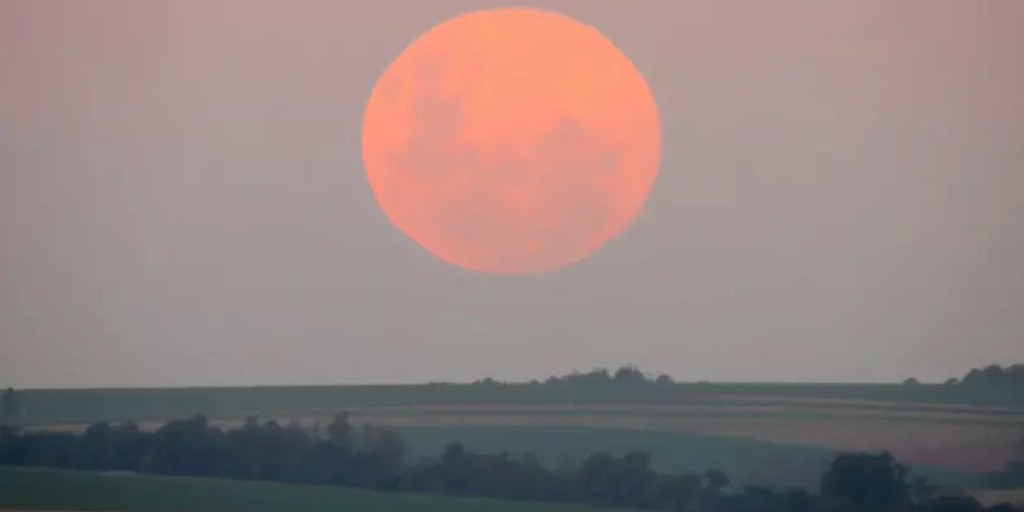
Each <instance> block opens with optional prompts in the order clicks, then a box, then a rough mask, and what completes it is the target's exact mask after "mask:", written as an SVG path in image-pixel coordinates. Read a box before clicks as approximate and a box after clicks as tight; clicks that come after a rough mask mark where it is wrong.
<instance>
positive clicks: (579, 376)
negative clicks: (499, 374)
mask: <svg viewBox="0 0 1024 512" xmlns="http://www.w3.org/2000/svg"><path fill="white" fill-rule="evenodd" d="M673 383H674V381H673V380H672V377H670V376H668V375H658V376H656V377H654V376H648V375H647V374H645V373H644V372H642V371H640V369H639V368H638V367H636V366H633V365H627V366H621V367H619V368H618V369H617V370H614V371H612V370H609V369H607V368H595V369H593V370H590V371H588V372H579V371H575V370H574V371H573V372H572V373H569V374H567V375H562V376H551V377H548V378H547V379H545V380H544V381H543V382H541V381H538V380H532V381H530V384H533V385H546V386H557V385H564V384H572V385H583V386H591V385H606V384H627V385H629V384H634V385H635V384H673ZM501 384H504V383H503V382H499V381H496V380H494V379H493V378H490V377H488V378H486V379H481V380H478V381H475V382H473V385H477V386H494V385H501Z"/></svg>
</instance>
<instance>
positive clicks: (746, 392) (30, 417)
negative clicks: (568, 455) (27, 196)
mask: <svg viewBox="0 0 1024 512" xmlns="http://www.w3.org/2000/svg"><path fill="white" fill-rule="evenodd" d="M19 393H20V394H22V395H23V402H24V403H25V404H26V406H25V413H26V422H27V423H28V424H33V425H52V424H58V423H89V422H93V421H96V420H100V419H103V420H107V421H149V420H153V421H156V420H165V419H168V418H178V417H184V416H188V415H191V414H195V413H197V412H202V413H204V414H207V415H209V416H211V417H216V418H241V417H245V416H247V415H258V416H265V417H279V416H281V415H284V414H291V413H306V414H321V413H324V414H326V413H333V412H337V411H340V410H354V409H360V408H367V407H380V406H443V405H472V404H492V405H502V406H508V405H530V404H533V405H536V404H542V405H552V406H564V405H567V404H572V403H575V404H577V405H583V404H649V405H679V404H701V403H724V402H731V403H733V404H734V405H741V404H748V405H756V404H769V403H771V404H775V405H787V404H788V405H792V406H793V407H802V406H806V405H808V404H813V405H810V406H812V407H813V406H817V407H838V408H842V409H853V408H864V407H866V408H876V407H879V406H880V407H884V408H889V409H900V410H916V409H921V410H925V409H927V410H933V409H935V410H938V409H941V410H964V411H966V410H968V409H969V408H975V409H973V410H974V411H975V412H982V413H984V414H989V415H992V416H996V415H1001V414H1011V415H1012V414H1015V412H1014V411H1016V413H1019V412H1021V411H1024V395H1022V394H1020V393H1014V392H1012V391H1011V390H1006V391H999V390H987V391H979V390H972V389H959V388H949V387H947V386H943V385H930V384H929V385H917V386H905V385H900V384H729V383H687V384H668V385H657V384H647V385H635V386H628V385H627V386H572V385H565V386H563V385H553V386H549V385H542V384H500V385H469V384H426V385H364V386H357V385H352V386H291V387H225V388H178V389H80V390H61V389H52V390H49V389H28V390H22V391H19Z"/></svg>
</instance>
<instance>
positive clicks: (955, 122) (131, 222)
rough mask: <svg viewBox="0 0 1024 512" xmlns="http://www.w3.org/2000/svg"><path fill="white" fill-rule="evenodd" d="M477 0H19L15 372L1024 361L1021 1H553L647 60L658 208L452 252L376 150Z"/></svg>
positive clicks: (2, 156) (710, 374)
mask: <svg viewBox="0 0 1024 512" xmlns="http://www.w3.org/2000/svg"><path fill="white" fill-rule="evenodd" d="M493 5H501V4H500V3H498V2H490V1H486V2H485V1H480V0H462V1H456V0H445V1H440V0H389V1H381V2H370V1H358V2H357V1H349V2H340V1H334V0H321V1H288V2H284V1H276V2H269V1H253V0H231V1H228V0H215V1H214V0H194V1H191V0H189V1H186V0H180V1H174V0H167V1H156V0H153V1H140V0H87V1H86V0H78V1H75V0H67V1H57V0H0V385H4V386H7V385H11V386H20V387H37V386H47V387H49V386H134V385H197V384H253V383H261V384H263V383H351V382H367V383H368V382H389V381H397V382H411V381H427V380H471V379H476V378H479V377H483V376H494V377H497V378H509V379H527V378H531V377H544V376H546V375H548V374H552V373H561V372H563V371H568V370H570V369H572V368H579V369H581V370H582V369H589V368H591V367H594V366H615V365H618V364H620V363H636V364H638V365H640V366H641V367H642V368H643V369H645V370H647V371H651V372H667V373H670V374H672V375H674V376H675V377H677V378H679V379H684V380H697V379H710V380H717V381H723V380H742V381H751V380H757V381H780V380H784V381H836V380H838V381H851V380H872V381H879V380H880V381H893V380H898V379H902V378H904V377H907V376H911V375H914V376H918V377H920V378H923V379H928V380H933V379H942V378H945V377H947V376H952V375H960V374H962V373H963V372H965V371H966V370H967V369H968V368H969V367H971V366H976V365H981V364H986V363H990V362H1007V363H1008V362H1011V361H1017V362H1019V361H1021V360H1024V32H1022V31H1021V30H1020V27H1021V26H1022V25H1024V2H1020V1H1018V0H990V1H985V2H965V1H959V0H943V1H934V0H916V1H907V2H891V1H888V0H876V1H863V0H849V1H843V2H818V1H812V0H802V1H796V0H785V1H783V0H779V1H773V2H755V1H747V2H699V3H698V2H683V1H677V0H672V1H670V0H664V1H656V0H650V1H646V2H629V1H614V2H613V1H592V0H578V1H562V2H556V1H550V2H536V3H534V4H532V5H535V6H539V7H544V8H550V9H553V10H557V11H559V12H561V13H564V14H567V15H570V16H573V17H575V18H577V19H579V20H581V21H584V22H586V23H589V24H592V25H594V26H596V27H598V28H599V29H600V30H602V31H603V32H604V33H605V34H606V35H607V36H608V37H610V38H611V39H612V40H614V41H615V42H616V44H617V45H618V46H619V48H621V49H622V50H623V51H624V52H626V53H627V54H628V55H629V56H630V57H632V58H633V59H634V61H635V63H636V65H637V67H638V68H639V69H640V70H641V71H642V72H643V73H644V74H645V76H646V77H647V79H648V81H649V83H650V86H651V88H652V89H653V91H654V93H655V96H656V98H657V101H658V104H659V106H660V109H661V119H662V123H663V154H662V168H661V174H660V175H659V178H658V181H657V183H656V184H655V189H654V192H653V194H652V196H651V198H650V200H649V202H648V204H647V207H646V209H645V210H644V212H643V213H642V214H641V216H640V218H639V219H638V220H637V221H636V223H635V224H634V225H633V226H632V228H631V229H629V230H628V231H627V232H626V233H625V234H623V235H622V236H620V237H618V238H616V239H615V240H614V241H613V242H612V243H610V244H609V245H607V246H606V247H605V248H604V249H603V250H601V251H599V252H598V253H596V254H595V255H594V256H592V257H591V258H590V259H588V260H586V261H584V262H583V263H581V264H579V265H577V266H574V267H570V268H568V269H565V270H563V271H560V272H556V273H551V274H545V275H541V276H533V277H518V278H517V277H500V276H493V275H486V274H474V273H469V272H466V271H463V270H460V269H458V268H456V267H452V266H449V265H447V264H445V263H443V262H441V261H440V260H437V259H436V258H434V257H432V256H431V255H429V254H428V253H426V252H424V251H423V250H422V249H420V248H419V247H418V246H417V245H416V244H415V243H414V242H412V241H411V240H410V239H408V238H407V237H406V236H405V235H403V234H402V233H401V232H399V231H398V230H396V229H394V228H393V227H392V226H391V224H390V223H389V222H388V220H387V219H386V217H385V216H384V215H383V214H382V213H381V211H380V210H379V209H378V208H377V206H376V204H375V202H374V199H373V195H372V193H371V191H370V189H369V187H368V185H367V181H366V178H365V176H364V173H363V169H362V161H361V157H360V149H359V147H360V146H359V130H360V125H361V114H362V109H363V106H364V104H365V101H366V99H367V97H368V94H369V90H370V88H371V87H372V86H373V84H374V82H375V80H376V78H377V76H378V75H379V73H380V72H381V71H382V70H383V69H384V68H385V67H386V66H387V64H388V63H389V61H390V59H392V58H393V57H395V56H396V55H397V54H398V53H399V52H400V51H401V50H402V48H403V47H404V46H405V45H406V44H408V43H409V42H410V41H411V40H412V39H413V38H415V37H416V36H417V35H419V34H420V33H422V32H423V31H425V30H426V29H428V28H429V27H430V26H431V25H433V24H435V23H437V22H440V21H442V20H444V19H446V18H448V17H450V16H453V15H456V14H458V13H461V12H464V11H467V10H471V9H475V8H483V7H485V6H493Z"/></svg>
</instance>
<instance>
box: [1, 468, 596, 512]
mask: <svg viewBox="0 0 1024 512" xmlns="http://www.w3.org/2000/svg"><path fill="white" fill-rule="evenodd" d="M4 508H7V509H15V510H86V511H108V512H328V511H329V512H346V511H353V512H356V511H358V512H394V511H416V512H433V511H437V512H596V511H597V510H598V509H593V508H586V507H578V506H569V505H546V504H532V503H516V502H507V501H498V500H487V499H473V498H449V497H440V496H422V495H410V494H382V493H373V492H367V491H359V490H350V489H341V488H335V487H310V486H298V485H285V484H272V483H256V482H235V481H226V480H212V479H193V478H172V477H156V476H142V475H138V476H135V475H102V474H93V473H77V472H68V471H48V470H46V471H44V470H21V469H9V468H0V509H4Z"/></svg>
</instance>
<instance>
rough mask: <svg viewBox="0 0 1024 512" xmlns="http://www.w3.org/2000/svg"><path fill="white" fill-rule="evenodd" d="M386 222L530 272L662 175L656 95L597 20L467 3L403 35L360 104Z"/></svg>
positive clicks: (570, 258) (586, 240)
mask: <svg viewBox="0 0 1024 512" xmlns="http://www.w3.org/2000/svg"><path fill="white" fill-rule="evenodd" d="M362 134H363V138H362V151H363V162H364V165H365V168H366V176H367V179H368V180H369V183H370V186H371V188H372V190H373V193H374V196H375V198H376V201H377V204H378V205H379V206H380V208H381V209H382V210H383V212H384V213H385V214H386V215H387V217H388V218H389V219H390V221H391V222H392V223H393V224H394V225H395V226H396V227H397V228H398V229H400V230H401V231H402V232H404V233H405V234H406V235H408V236H409V237H410V238H411V239H413V240H414V241H415V242H416V243H418V244H419V245H420V246H421V247H422V248H423V249H426V250H427V251H429V252H430V253H431V254H433V255H435V256H436V257H438V258H440V259H442V260H444V261H446V262H449V263H451V264H454V265H458V266H460V267H462V268H465V269H469V270H473V271H478V272H488V273H498V274H537V273H543V272H548V271H552V270H556V269H559V268H563V267H566V266H569V265H572V264H574V263H576V262H579V261H581V260H583V259H585V258H587V257H588V256H590V255H591V254H593V253H594V252H595V251H597V250H598V249H600V248H601V247H602V246H603V245H605V244H606V243H607V242H608V241H609V240H611V239H612V238H614V237H615V236H616V235H618V234H619V233H621V232H622V231H623V230H625V229H626V228H628V227H629V225H630V224H631V223H632V222H633V221H634V219H636V217H637V215H639V213H640V211H641V210H642V209H643V205H644V203H645V201H646V200H647V197H648V195H649V194H650V191H651V188H652V186H653V184H654V181H655V178H656V177H657V174H658V166H659V158H660V144H661V134H660V126H659V120H658V108H657V105H656V103H655V100H654V96H653V94H652V93H651V91H650V89H649V87H648V85H647V82H646V81H645V79H644V77H643V76H642V75H641V74H640V73H639V72H638V71H637V70H636V68H635V67H634V65H633V63H632V62H631V61H630V59H629V58H628V57H626V56H625V55H624V54H623V53H622V52H621V51H620V50H619V49H618V48H616V46H615V45H614V44H613V43H612V42H611V41H609V40H608V39H607V38H605V37H604V36H603V35H602V34H601V33H600V32H599V31H598V30H597V29H595V28H593V27H591V26H588V25H585V24H583V23H581V22H579V21H576V20H573V19H572V18H569V17H566V16H564V15H561V14H557V13H554V12H549V11H543V10H538V9H532V8H510V9H492V10H484V11H476V12H471V13H467V14H463V15H460V16H458V17H455V18H452V19H450V20H447V21H444V22H442V23H440V24H439V25H436V26H435V27H433V28H432V29H430V30H429V31H427V32H426V33H424V34H423V35H422V36H420V37H419V38H418V39H416V40H415V41H413V42H412V43H411V44H410V45H408V46H407V47H406V48H405V49H404V50H403V51H402V53H401V54H400V55H398V57H397V58H395V60H394V61H393V62H392V63H391V64H390V65H389V66H388V67H387V69H386V70H385V71H384V72H383V74H382V75H381V76H380V78H379V79H378V81H377V83H376V84H375V86H374V88H373V91H372V93H371V94H370V98H369V100H368V102H367V104H366V109H365V112H364V117H363V131H362Z"/></svg>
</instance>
